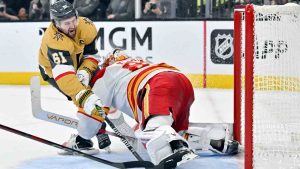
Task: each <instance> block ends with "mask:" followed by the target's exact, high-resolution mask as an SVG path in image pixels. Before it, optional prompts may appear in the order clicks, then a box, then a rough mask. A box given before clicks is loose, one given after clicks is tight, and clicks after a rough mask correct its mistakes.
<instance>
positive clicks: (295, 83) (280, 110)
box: [253, 5, 300, 169]
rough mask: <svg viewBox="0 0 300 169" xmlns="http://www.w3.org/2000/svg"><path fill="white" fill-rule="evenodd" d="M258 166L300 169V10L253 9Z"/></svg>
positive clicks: (255, 156) (288, 7)
mask: <svg viewBox="0 0 300 169" xmlns="http://www.w3.org/2000/svg"><path fill="white" fill-rule="evenodd" d="M254 11H255V13H254V14H255V19H254V32H255V38H254V39H255V43H254V49H255V50H254V55H255V56H254V92H253V94H254V95H253V97H254V98H253V163H254V164H253V166H254V168H255V169H266V168H274V169H299V168H300V43H299V41H300V6H298V5H284V6H254Z"/></svg>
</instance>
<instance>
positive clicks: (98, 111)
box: [75, 89, 108, 122]
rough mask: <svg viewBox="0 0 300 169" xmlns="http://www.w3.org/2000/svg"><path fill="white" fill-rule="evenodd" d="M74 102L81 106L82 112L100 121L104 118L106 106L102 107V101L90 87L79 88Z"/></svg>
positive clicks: (106, 110)
mask: <svg viewBox="0 0 300 169" xmlns="http://www.w3.org/2000/svg"><path fill="white" fill-rule="evenodd" d="M75 98H76V104H77V105H78V106H79V107H82V108H83V110H84V112H85V113H86V114H88V115H90V116H92V117H93V118H95V119H97V120H98V121H100V122H103V121H104V120H105V116H106V114H107V112H108V108H104V106H103V103H102V101H101V100H100V99H99V97H98V96H96V95H95V94H94V93H93V91H91V90H90V89H84V90H81V91H80V92H79V93H78V94H77V95H76V97H75Z"/></svg>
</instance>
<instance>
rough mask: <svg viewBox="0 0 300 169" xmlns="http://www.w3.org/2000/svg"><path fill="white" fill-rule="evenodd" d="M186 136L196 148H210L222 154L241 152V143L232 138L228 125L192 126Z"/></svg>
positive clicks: (193, 147) (192, 146)
mask: <svg viewBox="0 0 300 169" xmlns="http://www.w3.org/2000/svg"><path fill="white" fill-rule="evenodd" d="M184 137H185V138H186V139H187V140H188V142H189V144H190V146H191V148H192V149H195V150H204V151H206V150H210V151H212V152H214V153H217V154H220V155H235V154H237V153H239V152H240V144H239V143H238V142H237V141H235V140H233V139H232V135H231V134H230V131H229V128H228V127H227V126H226V127H215V126H214V127H206V128H198V127H190V128H189V131H188V133H185V136H184Z"/></svg>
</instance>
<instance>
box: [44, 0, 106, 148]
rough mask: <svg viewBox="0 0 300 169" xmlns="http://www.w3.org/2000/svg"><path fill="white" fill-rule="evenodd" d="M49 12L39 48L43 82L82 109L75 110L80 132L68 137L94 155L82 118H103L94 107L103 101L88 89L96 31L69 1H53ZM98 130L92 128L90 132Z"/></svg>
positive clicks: (95, 63) (94, 63)
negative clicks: (48, 20)
mask: <svg viewBox="0 0 300 169" xmlns="http://www.w3.org/2000/svg"><path fill="white" fill-rule="evenodd" d="M50 14H51V21H52V22H51V24H50V26H49V27H48V28H47V30H46V32H45V34H44V36H43V39H42V43H41V47H40V50H39V69H40V72H41V75H42V77H43V79H44V80H45V81H47V82H49V83H50V84H51V85H52V86H54V87H55V88H56V89H58V90H59V91H60V92H61V93H63V94H64V95H66V96H67V98H68V99H69V100H72V101H73V102H74V103H75V105H76V106H77V107H79V108H82V111H78V113H77V116H78V118H79V121H80V122H79V126H78V133H79V134H78V135H75V136H73V137H71V139H73V140H74V142H77V143H78V142H79V144H78V145H76V146H77V147H78V148H79V149H82V150H86V152H88V153H90V154H94V153H97V152H98V150H96V149H93V148H92V147H93V143H92V141H91V140H90V139H91V137H92V136H90V135H89V134H88V135H87V134H85V133H84V132H83V131H82V128H85V127H86V125H88V124H85V121H86V120H82V119H86V118H91V119H93V120H94V121H95V123H96V122H99V121H100V122H103V121H104V119H103V117H102V116H99V115H98V114H99V112H98V111H97V110H96V109H95V106H96V105H98V106H100V107H102V103H101V101H100V99H99V98H98V97H97V96H96V95H95V94H94V93H93V92H92V91H91V90H90V88H89V82H90V79H91V78H92V76H93V74H94V73H95V72H96V71H97V70H98V59H97V58H99V57H98V50H97V48H96V47H95V41H96V35H97V30H96V27H95V25H94V24H93V22H92V21H91V20H89V19H88V18H84V17H79V16H78V14H77V11H76V10H75V9H74V8H73V6H72V4H70V3H69V2H67V1H65V0H59V1H56V2H55V3H53V4H52V5H51V6H50ZM81 121H83V122H81ZM88 121H89V122H90V121H91V120H88ZM97 124H99V125H101V124H102V123H97ZM97 132H98V131H93V135H94V134H97ZM99 145H100V143H99ZM67 146H69V147H72V145H67Z"/></svg>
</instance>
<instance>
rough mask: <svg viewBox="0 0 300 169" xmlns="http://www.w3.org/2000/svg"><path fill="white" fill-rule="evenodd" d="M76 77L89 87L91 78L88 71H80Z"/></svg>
mask: <svg viewBox="0 0 300 169" xmlns="http://www.w3.org/2000/svg"><path fill="white" fill-rule="evenodd" d="M76 76H77V78H78V80H79V81H80V82H81V83H82V84H83V85H85V86H86V87H87V86H88V85H89V83H90V79H91V76H90V74H89V73H88V72H87V71H86V70H78V71H77V73H76Z"/></svg>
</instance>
